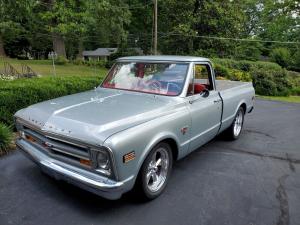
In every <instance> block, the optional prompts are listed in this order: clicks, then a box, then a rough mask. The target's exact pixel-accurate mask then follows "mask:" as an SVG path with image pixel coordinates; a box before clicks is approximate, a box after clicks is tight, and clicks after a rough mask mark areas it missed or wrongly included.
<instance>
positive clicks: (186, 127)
mask: <svg viewBox="0 0 300 225" xmlns="http://www.w3.org/2000/svg"><path fill="white" fill-rule="evenodd" d="M254 96H255V92H254V88H253V85H252V83H251V82H238V81H229V80H215V73H214V70H213V68H212V64H211V62H210V60H209V59H207V58H201V57H189V56H131V57H123V58H119V59H118V60H117V61H116V63H115V64H114V65H113V67H112V68H111V69H110V71H109V72H108V75H107V76H106V78H105V79H104V80H103V81H102V83H101V84H100V85H99V86H98V87H96V88H95V89H93V90H90V91H86V92H82V93H78V94H73V95H69V96H64V97H60V98H56V99H53V100H49V101H45V102H42V103H38V104H35V105H32V106H29V107H27V108H25V109H22V110H20V111H18V112H17V113H16V114H15V123H16V127H17V130H18V131H19V138H18V139H17V141H16V145H17V148H18V149H20V150H21V151H22V152H24V153H25V155H26V156H28V157H29V158H30V159H32V160H33V161H34V162H36V163H37V164H38V165H39V166H40V168H41V170H42V171H43V172H45V173H47V174H48V175H50V176H52V177H54V178H56V179H59V180H64V181H66V182H69V183H72V184H74V185H77V186H79V187H81V188H83V189H85V190H88V191H90V192H93V193H95V194H98V195H100V196H102V197H104V198H107V199H118V198H120V197H121V196H122V194H124V193H126V192H128V191H130V190H131V189H133V188H134V190H135V191H136V192H134V193H137V194H139V196H142V197H143V198H145V199H154V198H156V197H157V196H159V195H160V194H161V193H162V192H163V190H164V189H165V187H166V184H167V182H168V180H169V177H170V174H171V170H172V165H173V162H174V160H179V159H181V158H183V157H184V156H186V155H187V154H189V153H191V152H192V151H194V150H195V149H197V148H199V147H200V146H202V145H203V144H205V143H207V142H208V141H210V140H211V139H213V138H214V137H216V135H218V134H220V133H221V132H225V134H226V136H227V137H228V138H230V139H231V140H235V139H237V138H238V137H239V136H240V135H241V131H242V128H243V123H244V118H245V115H246V114H247V113H250V112H251V111H252V109H253V106H254ZM199 173H201V171H199Z"/></svg>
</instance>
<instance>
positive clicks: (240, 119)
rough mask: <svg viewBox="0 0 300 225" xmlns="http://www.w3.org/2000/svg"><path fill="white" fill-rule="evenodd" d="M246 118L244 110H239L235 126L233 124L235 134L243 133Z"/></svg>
mask: <svg viewBox="0 0 300 225" xmlns="http://www.w3.org/2000/svg"><path fill="white" fill-rule="evenodd" d="M243 120H244V115H243V112H242V110H239V111H238V113H237V115H236V117H235V120H234V126H233V134H234V136H236V137H237V136H239V134H240V133H241V130H242V127H243V122H244V121H243Z"/></svg>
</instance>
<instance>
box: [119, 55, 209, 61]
mask: <svg viewBox="0 0 300 225" xmlns="http://www.w3.org/2000/svg"><path fill="white" fill-rule="evenodd" d="M117 61H118V62H119V61H176V62H210V60H209V59H207V58H203V57H196V56H179V55H178V56H177V55H145V56H128V57H122V58H118V59H117Z"/></svg>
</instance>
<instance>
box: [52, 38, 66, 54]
mask: <svg viewBox="0 0 300 225" xmlns="http://www.w3.org/2000/svg"><path fill="white" fill-rule="evenodd" d="M52 42H53V50H54V51H55V52H56V54H57V56H63V57H64V58H66V57H67V55H66V46H65V40H64V39H63V37H62V36H61V35H60V34H58V33H53V34H52Z"/></svg>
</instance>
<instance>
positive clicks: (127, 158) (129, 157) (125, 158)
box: [123, 151, 135, 163]
mask: <svg viewBox="0 0 300 225" xmlns="http://www.w3.org/2000/svg"><path fill="white" fill-rule="evenodd" d="M134 158H135V152H134V151H132V152H129V153H127V154H126V155H124V156H123V163H127V162H129V161H131V160H133V159H134Z"/></svg>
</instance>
